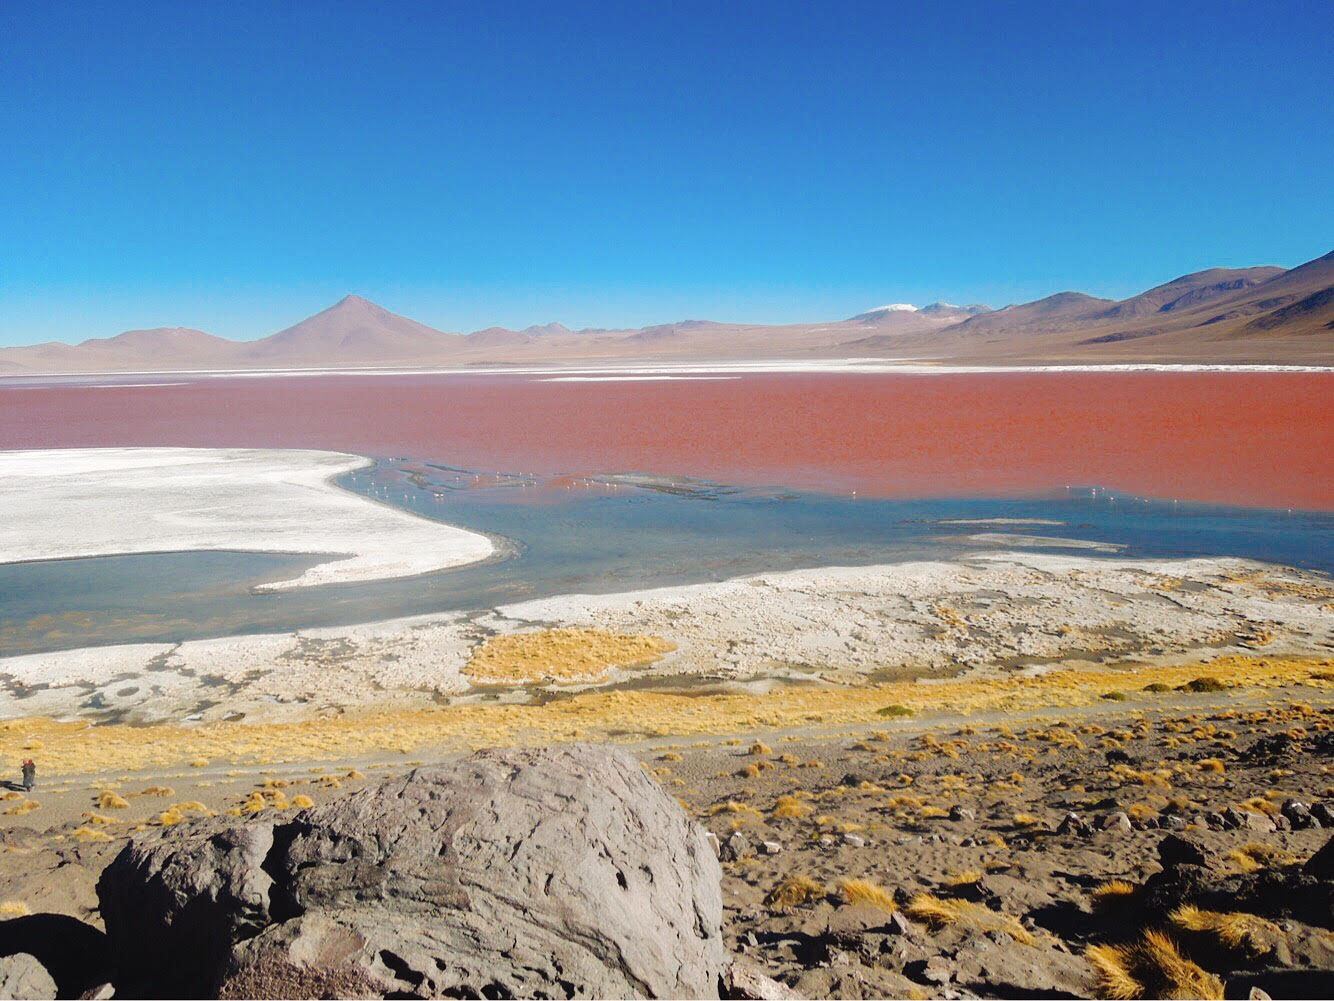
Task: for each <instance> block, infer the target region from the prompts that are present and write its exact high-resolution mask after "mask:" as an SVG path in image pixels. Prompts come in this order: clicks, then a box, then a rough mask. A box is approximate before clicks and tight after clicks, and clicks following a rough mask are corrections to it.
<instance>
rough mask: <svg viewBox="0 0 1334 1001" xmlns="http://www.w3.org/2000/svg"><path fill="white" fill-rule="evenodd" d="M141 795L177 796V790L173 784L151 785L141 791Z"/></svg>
mask: <svg viewBox="0 0 1334 1001" xmlns="http://www.w3.org/2000/svg"><path fill="white" fill-rule="evenodd" d="M139 795H140V796H164V797H165V796H175V795H176V790H175V789H173V788H172V787H171V786H149V787H148V788H147V789H144V790H142V791H141V792H140V793H139Z"/></svg>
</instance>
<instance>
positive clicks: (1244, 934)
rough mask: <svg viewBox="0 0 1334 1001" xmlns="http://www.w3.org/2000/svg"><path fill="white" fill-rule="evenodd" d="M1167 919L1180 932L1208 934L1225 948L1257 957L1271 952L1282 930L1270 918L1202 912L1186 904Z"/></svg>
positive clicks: (1231, 913) (1232, 912)
mask: <svg viewBox="0 0 1334 1001" xmlns="http://www.w3.org/2000/svg"><path fill="white" fill-rule="evenodd" d="M1167 920H1169V921H1170V922H1172V924H1173V925H1174V926H1175V927H1177V928H1179V929H1180V930H1182V931H1188V932H1197V933H1199V934H1203V935H1208V936H1210V937H1212V938H1213V939H1214V940H1215V941H1217V942H1218V943H1219V944H1220V945H1222V946H1224V947H1225V948H1228V949H1235V950H1239V951H1242V952H1245V953H1246V954H1247V955H1248V956H1250V957H1251V958H1252V959H1259V958H1260V957H1261V956H1266V955H1268V954H1269V953H1271V952H1273V951H1274V948H1275V945H1276V943H1277V941H1278V940H1279V938H1281V937H1282V935H1283V932H1282V931H1280V930H1279V927H1278V925H1276V924H1274V923H1273V922H1272V921H1266V920H1265V919H1264V918H1261V917H1257V916H1256V915H1254V914H1246V913H1243V912H1241V911H1230V912H1226V913H1225V912H1220V911H1202V910H1200V909H1199V908H1198V907H1195V906H1193V905H1190V904H1185V905H1183V906H1181V907H1178V908H1177V909H1176V910H1175V911H1173V912H1172V913H1171V914H1169V915H1168V917H1167Z"/></svg>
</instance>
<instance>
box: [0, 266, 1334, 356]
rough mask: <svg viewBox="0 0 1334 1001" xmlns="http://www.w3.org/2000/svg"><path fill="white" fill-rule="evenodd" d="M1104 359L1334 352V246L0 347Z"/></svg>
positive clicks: (355, 315) (189, 352) (378, 311)
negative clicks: (1096, 285) (535, 318)
mask: <svg viewBox="0 0 1334 1001" xmlns="http://www.w3.org/2000/svg"><path fill="white" fill-rule="evenodd" d="M822 358H884V359H901V360H912V361H918V362H923V361H925V362H940V363H948V362H956V363H988V364H997V365H1018V364H1026V363H1082V364H1112V363H1125V362H1163V363H1233V364H1239V363H1247V364H1308V365H1324V364H1330V363H1331V362H1334V252H1331V253H1329V254H1326V255H1325V256H1324V257H1320V258H1317V259H1316V260H1313V261H1308V262H1307V263H1306V264H1303V265H1301V266H1299V267H1296V268H1292V269H1291V270H1284V269H1282V268H1276V267H1254V268H1210V269H1209V270H1206V271H1198V272H1195V273H1193V274H1189V275H1183V276H1181V277H1179V278H1175V279H1173V280H1172V281H1169V282H1166V283H1164V284H1162V285H1158V286H1156V287H1154V288H1151V289H1148V290H1147V291H1145V292H1142V293H1140V294H1138V295H1135V296H1131V297H1130V298H1128V299H1124V300H1121V301H1119V302H1116V301H1112V300H1108V299H1098V298H1095V297H1093V296H1089V295H1085V294H1083V293H1080V292H1058V293H1056V294H1055V295H1050V296H1047V297H1046V298H1043V299H1039V300H1037V301H1036V302H1028V303H1022V304H1018V305H1010V306H1005V307H1004V308H1002V309H994V310H993V309H990V308H989V307H986V306H981V305H970V306H952V305H949V304H947V303H933V304H932V305H929V306H924V307H922V308H920V309H919V308H916V307H913V306H909V305H906V304H895V305H892V306H882V307H879V308H876V309H872V310H868V311H867V312H864V313H860V314H858V315H856V316H853V317H850V318H848V319H844V320H836V321H831V322H828V323H814V324H812V323H794V324H785V325H762V324H747V323H720V322H712V321H707V320H683V321H680V322H676V323H666V324H660V325H656V326H651V327H643V328H637V329H626V330H602V329H586V330H570V329H568V328H566V327H564V326H562V325H561V324H559V323H548V324H544V325H541V326H533V327H528V328H525V329H523V330H509V329H506V328H503V327H488V328H486V329H484V330H478V331H475V332H474V333H470V334H460V333H446V332H444V331H440V330H436V329H434V328H432V327H428V326H426V325H424V324H422V323H418V322H417V321H415V320H411V319H408V318H407V317H403V316H399V315H397V314H395V313H391V312H389V311H388V310H386V309H384V308H382V307H380V306H377V305H376V304H375V303H373V302H370V301H368V300H366V299H364V298H362V297H360V296H356V295H349V296H346V297H344V298H343V299H342V300H340V301H339V302H337V303H335V304H334V305H333V306H331V307H329V308H328V309H326V310H323V311H322V312H320V313H317V314H315V315H314V316H312V317H310V318H308V319H306V320H303V321H301V322H300V323H297V324H295V325H294V326H291V327H288V328H287V329H285V330H281V331H279V332H278V333H275V334H272V335H271V336H269V337H264V338H261V339H259V340H254V341H228V340H224V339H223V338H219V337H214V336H212V335H210V334H206V333H203V332H202V331H198V330H188V329H178V328H176V329H157V330H133V331H128V332H126V333H123V334H120V335H118V336H116V337H111V338H100V339H91V340H86V341H83V342H82V343H80V344H77V345H70V344H61V343H47V344H36V345H32V346H28V347H15V348H3V349H0V376H3V375H11V376H13V375H50V374H62V373H88V372H164V371H177V372H179V371H220V370H232V369H239V370H249V369H294V368H295V369H299V368H374V367H382V366H414V367H424V368H433V367H441V368H457V367H473V366H486V365H520V364H537V363H540V364H588V363H608V362H678V363H679V362H692V361H722V360H759V359H763V360H775V359H796V360H816V359H822Z"/></svg>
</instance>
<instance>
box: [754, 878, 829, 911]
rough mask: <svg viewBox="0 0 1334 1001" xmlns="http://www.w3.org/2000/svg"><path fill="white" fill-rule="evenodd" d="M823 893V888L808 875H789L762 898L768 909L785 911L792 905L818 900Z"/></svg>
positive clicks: (797, 905)
mask: <svg viewBox="0 0 1334 1001" xmlns="http://www.w3.org/2000/svg"><path fill="white" fill-rule="evenodd" d="M824 895H825V889H824V887H823V886H821V885H820V884H819V883H817V882H816V881H815V880H813V879H811V878H810V877H809V876H802V875H796V876H789V877H787V879H785V880H783V881H782V882H781V883H779V884H778V885H777V886H775V887H774V888H773V889H772V890H770V891H769V895H768V896H766V897H765V898H764V903H765V906H767V907H768V908H769V909H770V910H775V911H787V910H791V909H792V908H793V907H802V906H804V905H806V904H810V903H813V902H815V901H816V900H819V899H820V898H821V897H823V896H824Z"/></svg>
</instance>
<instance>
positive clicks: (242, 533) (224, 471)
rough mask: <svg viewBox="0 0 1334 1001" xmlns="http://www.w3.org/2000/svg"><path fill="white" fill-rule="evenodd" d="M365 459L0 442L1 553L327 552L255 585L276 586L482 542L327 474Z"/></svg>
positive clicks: (446, 562) (425, 568)
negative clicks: (28, 447) (297, 571)
mask: <svg viewBox="0 0 1334 1001" xmlns="http://www.w3.org/2000/svg"><path fill="white" fill-rule="evenodd" d="M371 461H372V460H370V459H366V458H363V457H361V456H356V455H347V454H343V453H340V452H319V451H307V450H296V449H208V448H96V449H55V450H45V451H39V450H34V451H14V452H0V563H18V562H26V561H32V560H55V559H74V558H80V557H91V556H107V555H113V554H116V555H119V554H127V553H149V552H177V551H190V550H227V551H239V552H273V553H310V554H330V555H331V558H330V559H329V560H327V561H324V562H321V563H319V564H317V565H316V566H313V567H311V568H309V569H308V570H306V571H305V572H304V573H302V574H301V575H300V576H299V577H296V578H294V579H292V580H284V581H277V582H271V583H268V584H264V585H261V588H262V589H264V590H278V589H283V588H292V587H305V586H309V585H314V584H332V583H341V582H347V581H366V580H380V579H385V578H391V577H405V576H411V575H415V574H422V573H429V572H432V571H436V570H444V569H447V568H450V567H458V566H463V565H465V564H468V563H475V562H477V561H479V560H484V559H486V558H487V557H488V556H490V555H491V554H492V552H493V546H492V544H491V541H490V540H489V539H488V538H486V537H485V536H483V535H479V534H478V533H476V532H469V531H465V530H464V529H460V528H454V527H451V526H449V525H442V524H440V523H439V522H434V521H430V520H427V519H425V518H419V517H416V516H415V515H412V514H408V513H407V512H404V511H400V510H398V509H396V508H392V507H389V506H387V505H383V504H379V503H376V502H375V501H372V500H369V499H367V498H365V497H362V496H360V495H358V494H355V493H352V492H350V491H347V490H342V489H340V488H339V487H337V486H335V485H334V484H333V482H332V480H333V479H334V478H335V477H337V476H339V475H341V474H343V473H346V472H349V471H350V470H353V469H358V468H361V467H363V466H366V465H369V464H370V463H371ZM343 554H346V555H343Z"/></svg>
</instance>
